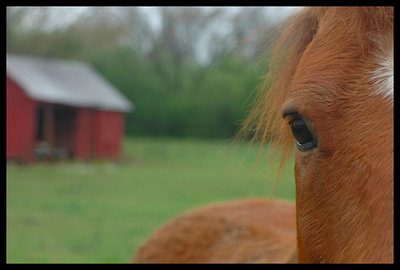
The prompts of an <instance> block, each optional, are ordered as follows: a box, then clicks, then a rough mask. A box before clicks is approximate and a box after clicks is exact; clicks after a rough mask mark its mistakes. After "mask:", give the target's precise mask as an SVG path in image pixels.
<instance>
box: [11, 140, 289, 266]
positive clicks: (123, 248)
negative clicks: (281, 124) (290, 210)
mask: <svg viewBox="0 0 400 270" xmlns="http://www.w3.org/2000/svg"><path fill="white" fill-rule="evenodd" d="M123 149H124V153H123V158H122V159H121V160H120V161H119V162H114V163H112V162H105V161H93V162H87V163H79V162H62V163H53V164H49V163H47V164H35V165H28V166H19V165H14V164H8V165H7V262H9V263H12V262H115V263H124V262H129V260H131V258H132V256H133V254H134V251H135V250H136V249H137V248H138V247H139V245H140V244H142V243H143V242H144V241H145V240H146V239H147V237H149V236H150V235H151V233H152V232H153V231H154V230H155V229H157V228H158V227H159V226H160V225H162V224H163V223H164V222H166V221H167V220H168V219H170V218H172V217H173V216H176V215H177V214H179V213H182V212H183V211H186V210H189V209H192V208H194V207H197V206H200V205H203V204H205V203H209V202H215V201H225V200H232V199H238V198H248V197H258V196H262V197H267V196H270V190H271V187H272V185H273V180H274V177H275V173H276V170H274V168H276V167H277V166H276V164H273V165H272V169H271V168H269V167H267V166H266V165H265V164H263V162H261V164H260V165H258V166H257V167H255V163H256V160H257V154H258V148H257V147H256V146H252V147H250V148H249V147H248V145H246V144H232V143H231V142H230V141H224V140H211V141H207V140H190V139H183V140H177V139H147V138H133V139H126V140H125V142H124V147H123ZM267 179H270V180H269V181H267ZM274 196H275V197H281V198H286V199H291V200H293V199H294V180H293V161H292V160H291V161H290V162H289V165H288V166H287V167H286V168H285V170H284V171H283V173H282V176H281V179H280V181H279V185H278V188H277V190H276V192H275V193H274Z"/></svg>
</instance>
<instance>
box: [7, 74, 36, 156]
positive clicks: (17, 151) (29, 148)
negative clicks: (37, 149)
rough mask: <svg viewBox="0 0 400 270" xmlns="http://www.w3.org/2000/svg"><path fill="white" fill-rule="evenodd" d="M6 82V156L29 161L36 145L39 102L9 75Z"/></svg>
mask: <svg viewBox="0 0 400 270" xmlns="http://www.w3.org/2000/svg"><path fill="white" fill-rule="evenodd" d="M6 84H7V85H6V88H7V90H6V102H7V105H6V107H7V111H6V114H7V116H6V140H7V145H6V158H7V159H17V160H20V161H27V162H29V161H32V160H33V150H34V146H35V132H36V129H35V119H36V105H37V103H36V101H34V100H32V99H31V98H29V97H28V96H27V95H26V94H25V92H24V91H23V90H22V89H21V87H19V86H18V85H17V84H16V83H15V82H14V81H13V80H12V79H11V78H9V77H8V76H7V82H6Z"/></svg>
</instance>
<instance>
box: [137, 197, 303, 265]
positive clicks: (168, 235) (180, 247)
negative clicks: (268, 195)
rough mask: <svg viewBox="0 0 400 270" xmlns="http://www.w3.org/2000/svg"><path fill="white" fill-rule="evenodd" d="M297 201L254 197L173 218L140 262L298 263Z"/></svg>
mask: <svg viewBox="0 0 400 270" xmlns="http://www.w3.org/2000/svg"><path fill="white" fill-rule="evenodd" d="M296 260H297V252H296V219H295V205H294V203H291V202H286V201H279V200H265V199H248V200H239V201H233V202H224V203H216V204H211V205H208V206H205V207H201V208H198V209H195V210H193V211H190V212H188V213H186V214H183V215H181V216H178V217H177V218H175V219H172V220H171V221H170V222H168V223H167V224H166V225H164V226H163V227H162V228H161V229H159V230H158V231H157V232H155V233H154V234H153V235H152V236H151V238H150V239H149V240H148V241H147V242H146V244H145V245H144V246H142V247H141V248H140V249H139V251H138V252H137V254H136V257H135V260H134V262H136V263H146V262H147V263H148V262H151V263H196V262H203V263H222V262H226V263H229V262H231V263H237V262H241V263H251V262H253V263H271V262H295V261H296Z"/></svg>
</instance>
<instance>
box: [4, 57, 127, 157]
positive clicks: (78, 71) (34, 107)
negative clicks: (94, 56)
mask: <svg viewBox="0 0 400 270" xmlns="http://www.w3.org/2000/svg"><path fill="white" fill-rule="evenodd" d="M132 108H133V104H132V103H131V102H129V101H128V100H127V99H126V98H125V97H124V96H123V95H122V94H121V93H120V92H119V91H118V90H117V89H116V88H115V87H113V86H112V85H111V84H110V83H109V82H107V81H106V80H105V79H104V78H102V77H101V76H100V75H99V74H98V73H96V71H95V70H94V69H93V68H92V67H91V66H90V65H88V64H86V63H82V62H77V61H64V60H55V59H47V58H41V57H33V56H21V55H14V54H7V135H6V140H7V150H6V152H7V154H6V155H7V160H9V159H15V160H19V161H24V162H31V161H34V160H38V159H47V158H58V157H75V158H79V159H90V158H106V159H116V158H118V157H119V155H120V148H121V139H122V137H123V134H124V113H126V112H128V111H130V110H132Z"/></svg>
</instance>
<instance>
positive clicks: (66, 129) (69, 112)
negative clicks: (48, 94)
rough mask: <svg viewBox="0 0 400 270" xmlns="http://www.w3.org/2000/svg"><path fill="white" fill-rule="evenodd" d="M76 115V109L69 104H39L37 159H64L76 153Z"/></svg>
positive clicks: (37, 114)
mask: <svg viewBox="0 0 400 270" xmlns="http://www.w3.org/2000/svg"><path fill="white" fill-rule="evenodd" d="M76 115H77V113H76V109H75V108H73V107H69V106H62V105H53V104H41V105H39V106H38V109H37V113H36V119H37V125H36V127H37V129H36V142H37V143H36V148H35V157H36V159H37V160H48V159H64V158H70V157H72V156H73V155H74V149H75V133H76Z"/></svg>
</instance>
